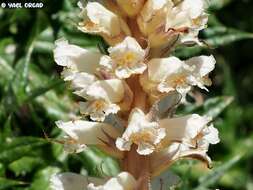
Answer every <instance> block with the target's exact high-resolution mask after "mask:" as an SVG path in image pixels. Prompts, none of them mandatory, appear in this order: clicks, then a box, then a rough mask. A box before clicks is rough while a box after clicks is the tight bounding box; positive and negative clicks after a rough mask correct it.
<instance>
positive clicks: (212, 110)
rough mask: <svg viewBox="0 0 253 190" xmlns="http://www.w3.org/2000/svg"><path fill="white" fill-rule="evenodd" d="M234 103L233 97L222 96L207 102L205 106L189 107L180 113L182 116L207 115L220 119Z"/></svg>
mask: <svg viewBox="0 0 253 190" xmlns="http://www.w3.org/2000/svg"><path fill="white" fill-rule="evenodd" d="M232 101H233V97H230V96H221V97H214V98H210V99H208V100H206V101H205V102H204V103H203V105H200V106H195V105H192V106H190V105H187V106H185V108H184V110H181V112H179V113H180V114H191V113H198V114H201V115H207V116H210V117H212V118H216V117H218V116H219V115H220V114H221V113H222V112H223V110H224V109H226V108H227V107H228V106H229V105H230V104H231V103H232Z"/></svg>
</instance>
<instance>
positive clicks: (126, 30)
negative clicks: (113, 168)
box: [53, 0, 219, 190]
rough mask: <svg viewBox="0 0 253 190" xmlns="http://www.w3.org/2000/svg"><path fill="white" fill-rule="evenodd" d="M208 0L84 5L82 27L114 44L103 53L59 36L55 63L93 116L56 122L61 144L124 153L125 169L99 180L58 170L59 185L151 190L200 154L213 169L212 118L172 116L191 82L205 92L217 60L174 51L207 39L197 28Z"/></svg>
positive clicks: (63, 188)
mask: <svg viewBox="0 0 253 190" xmlns="http://www.w3.org/2000/svg"><path fill="white" fill-rule="evenodd" d="M204 1H205V0H129V1H125V0H124V1H123V0H108V1H101V3H98V2H88V3H87V5H86V6H85V7H84V6H82V5H81V4H80V3H79V6H80V8H81V10H82V12H81V15H80V16H81V19H82V20H81V22H80V23H79V25H78V28H79V29H80V30H81V31H83V32H85V33H89V34H95V35H100V36H102V37H103V38H104V40H105V41H106V42H107V43H108V44H109V46H110V47H109V48H108V49H105V51H103V52H104V53H105V55H104V54H101V53H99V52H98V51H90V50H86V49H84V48H81V47H78V46H75V45H71V44H69V43H68V42H67V41H66V40H63V39H61V40H58V41H56V48H55V50H54V58H55V61H56V63H57V64H58V65H60V66H63V67H64V70H63V72H62V76H63V78H64V80H65V81H68V82H70V84H71V85H70V86H71V88H72V89H73V90H74V93H75V94H76V95H78V96H80V97H81V98H83V99H84V100H83V101H82V102H80V104H79V106H80V112H81V114H83V115H85V116H89V118H90V119H91V120H92V121H84V120H77V121H71V122H63V121H58V122H56V125H57V126H58V127H59V128H60V129H62V130H63V131H64V132H65V133H66V135H67V137H66V139H65V140H64V141H63V143H64V145H65V149H67V150H68V151H69V152H72V153H73V152H75V153H77V152H80V151H82V150H83V149H84V148H86V146H89V145H96V146H97V147H99V148H101V149H102V150H104V151H106V152H107V153H109V154H110V155H111V156H114V157H116V158H118V159H120V161H121V166H122V170H124V171H128V173H127V172H122V173H120V174H119V175H117V176H116V177H113V178H110V179H109V180H103V181H100V182H99V183H97V182H96V180H95V181H94V179H90V178H87V179H89V182H88V181H87V180H86V181H82V182H81V183H79V182H80V181H79V180H78V179H81V178H80V176H79V177H77V176H73V175H72V174H71V175H63V176H61V175H58V176H56V178H55V180H53V182H54V188H55V189H57V190H69V187H70V186H68V185H70V184H71V181H75V182H76V184H74V185H78V184H79V185H80V184H81V185H82V189H87V190H95V189H96V190H98V189H101V190H102V189H103V190H111V189H114V190H151V177H155V176H159V174H160V173H161V172H163V171H164V170H166V169H168V168H169V167H170V165H171V164H173V163H174V162H176V161H177V160H180V159H185V158H187V159H189V158H190V159H198V160H201V161H203V162H204V163H206V164H207V165H208V167H211V159H210V158H209V157H208V155H207V151H208V147H209V145H210V144H216V143H218V142H219V137H218V130H217V129H215V128H214V127H213V125H212V124H211V120H212V119H211V118H209V117H207V116H200V115H197V114H190V115H187V116H182V117H175V116H174V112H175V110H176V108H177V106H178V105H179V104H181V103H187V102H186V95H187V94H188V93H191V90H192V88H193V87H198V88H200V89H203V90H206V91H208V89H207V86H210V85H211V80H210V79H209V78H208V75H209V73H210V72H211V71H213V70H214V67H215V63H216V61H215V59H214V57H213V56H212V55H211V56H198V57H193V58H190V59H188V60H180V59H179V58H177V57H175V56H172V55H171V53H172V51H173V50H174V49H175V47H176V46H177V45H186V46H187V45H202V43H201V41H200V40H199V39H198V33H199V31H200V30H202V29H204V28H205V27H206V24H207V19H208V15H207V14H206V13H205V3H204ZM167 54H169V56H168V57H166V56H165V55H167ZM185 105H186V106H187V104H185ZM118 121H120V122H118ZM106 122H107V123H110V124H107V123H106ZM115 123H116V124H115ZM77 178H78V179H77ZM76 180H77V181H76ZM66 183H69V184H67V185H66ZM164 184H166V183H164ZM76 187H77V188H76V189H77V190H78V189H80V188H79V186H76ZM161 188H162V189H165V188H167V187H164V186H162V187H161Z"/></svg>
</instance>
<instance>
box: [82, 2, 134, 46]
mask: <svg viewBox="0 0 253 190" xmlns="http://www.w3.org/2000/svg"><path fill="white" fill-rule="evenodd" d="M79 6H80V8H81V9H82V12H81V17H82V18H83V21H82V22H80V23H79V27H78V28H79V29H80V30H81V31H83V32H86V33H90V34H99V35H101V36H102V37H103V38H104V39H105V40H106V41H107V42H108V43H109V44H110V45H114V44H116V43H119V42H120V41H122V40H123V39H124V38H125V36H128V35H131V32H130V30H129V28H128V26H127V24H126V23H125V21H124V20H123V19H122V18H120V16H118V15H116V14H115V13H113V12H111V11H109V10H108V9H106V8H105V7H104V6H103V5H101V4H99V3H97V2H88V4H87V6H86V7H85V8H84V7H83V6H82V4H81V3H79Z"/></svg>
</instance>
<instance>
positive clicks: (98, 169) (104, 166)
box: [79, 147, 120, 177]
mask: <svg viewBox="0 0 253 190" xmlns="http://www.w3.org/2000/svg"><path fill="white" fill-rule="evenodd" d="M79 157H80V160H81V162H82V163H83V167H84V169H86V170H87V171H88V172H89V175H91V176H97V177H103V176H115V175H117V174H118V173H119V171H120V170H119V165H118V163H117V161H116V160H114V159H113V158H111V157H109V156H108V155H106V154H104V153H103V152H101V151H100V150H99V149H97V148H95V147H90V148H87V149H86V150H85V151H84V152H83V153H81V154H79Z"/></svg>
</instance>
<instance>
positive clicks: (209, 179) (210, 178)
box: [195, 155, 242, 190]
mask: <svg viewBox="0 0 253 190" xmlns="http://www.w3.org/2000/svg"><path fill="white" fill-rule="evenodd" d="M241 158H242V156H241V155H237V156H235V157H233V158H232V159H230V160H228V161H227V162H226V163H223V164H222V165H221V166H219V167H216V168H214V169H213V170H211V172H210V173H209V174H207V175H205V176H202V177H201V178H200V179H199V183H200V184H199V186H198V187H197V188H195V190H202V189H203V188H205V187H209V186H210V185H213V184H215V183H216V182H217V181H218V180H220V178H221V177H222V176H223V175H224V174H225V173H226V172H227V171H228V170H229V169H230V168H232V167H233V166H234V165H235V164H237V163H238V162H239V161H240V160H241Z"/></svg>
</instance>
